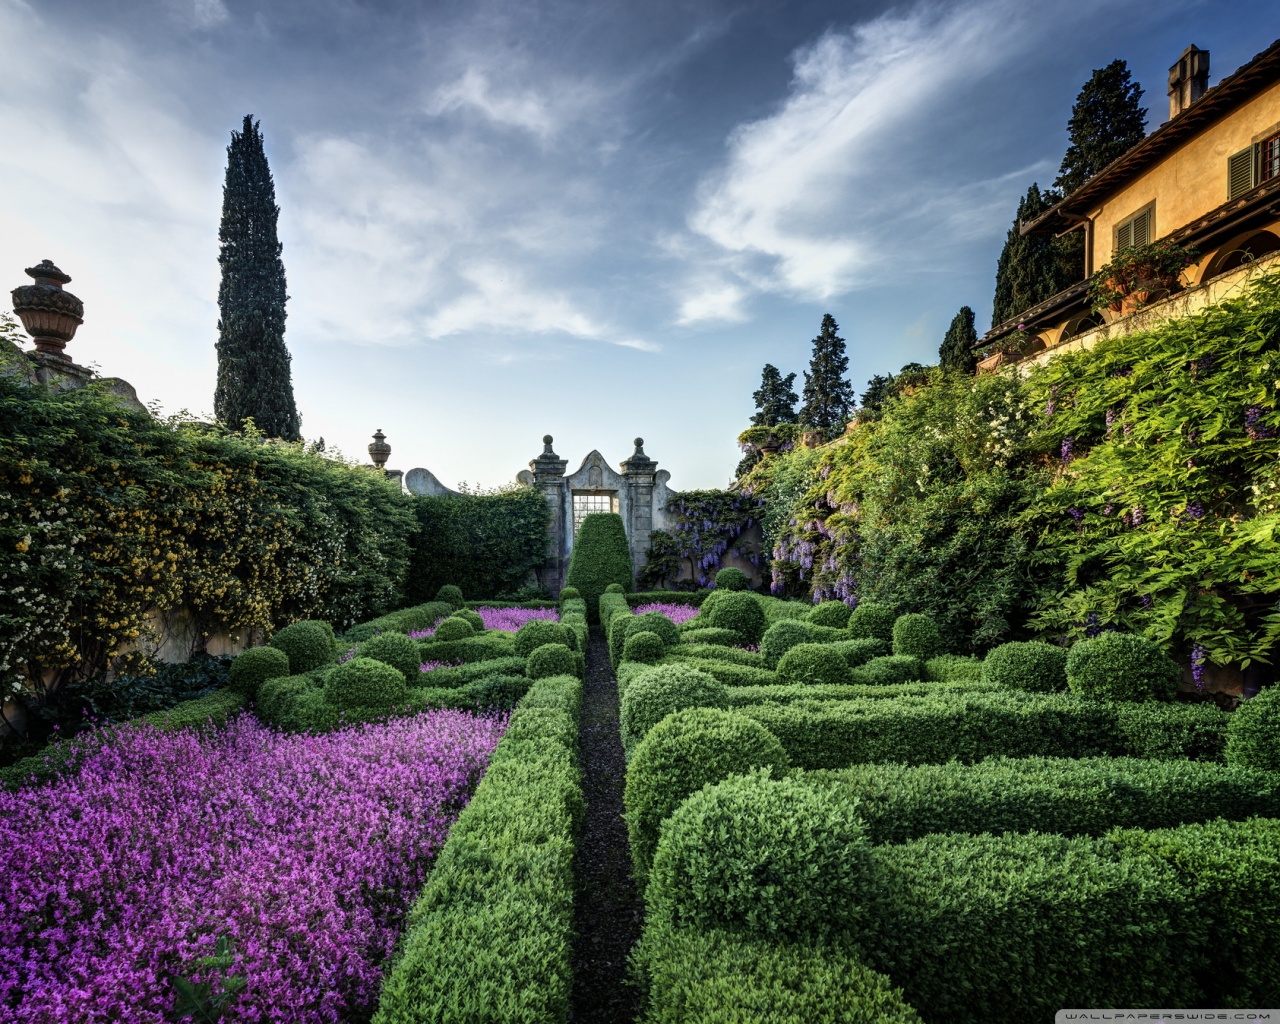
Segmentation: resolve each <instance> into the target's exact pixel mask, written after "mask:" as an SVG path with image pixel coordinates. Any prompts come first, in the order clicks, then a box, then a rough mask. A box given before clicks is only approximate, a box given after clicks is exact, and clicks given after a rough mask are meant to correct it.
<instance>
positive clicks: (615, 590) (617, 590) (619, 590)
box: [604, 583, 627, 594]
mask: <svg viewBox="0 0 1280 1024" xmlns="http://www.w3.org/2000/svg"><path fill="white" fill-rule="evenodd" d="M604 592H605V593H606V594H625V593H626V592H627V588H626V587H624V586H623V585H622V584H621V583H610V584H609V585H608V586H607V587H605V588H604Z"/></svg>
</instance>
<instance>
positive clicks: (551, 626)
mask: <svg viewBox="0 0 1280 1024" xmlns="http://www.w3.org/2000/svg"><path fill="white" fill-rule="evenodd" d="M543 644H564V645H565V646H566V647H568V648H569V649H570V650H571V651H572V650H576V649H577V646H578V643H577V637H576V636H575V635H574V632H573V630H572V629H570V628H569V627H568V626H566V625H564V624H563V623H560V622H548V621H546V620H545V619H530V620H529V621H528V622H526V623H525V624H524V625H523V626H521V627H520V628H519V629H518V630H517V631H516V654H518V655H520V657H522V658H527V657H529V655H530V654H532V653H533V652H534V651H535V650H537V649H538V648H539V647H541V646H542V645H543Z"/></svg>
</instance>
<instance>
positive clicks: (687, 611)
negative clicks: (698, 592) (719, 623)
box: [632, 601, 698, 626]
mask: <svg viewBox="0 0 1280 1024" xmlns="http://www.w3.org/2000/svg"><path fill="white" fill-rule="evenodd" d="M632 612H633V613H634V614H636V615H643V614H645V612H658V613H659V614H660V615H665V616H666V617H667V618H669V619H670V620H671V621H672V622H674V623H675V624H676V625H677V626H679V625H682V624H684V623H686V622H688V621H689V620H690V619H691V618H693V617H694V616H695V615H697V614H698V609H697V608H695V607H694V606H693V605H691V604H674V603H672V602H668V601H651V602H650V603H649V604H642V605H639V606H638V607H636V608H633V609H632Z"/></svg>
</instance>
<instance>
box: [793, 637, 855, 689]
mask: <svg viewBox="0 0 1280 1024" xmlns="http://www.w3.org/2000/svg"><path fill="white" fill-rule="evenodd" d="M778 679H779V680H780V681H781V682H783V683H786V684H788V685H791V686H796V685H802V686H839V685H840V684H841V683H847V682H849V666H848V664H847V663H846V662H845V660H844V655H842V654H841V653H840V652H839V651H838V650H836V649H835V648H834V647H828V646H827V645H826V644H796V645H795V646H794V647H792V648H791V650H789V651H787V653H786V654H784V655H783V656H782V657H781V658H780V659H779V660H778Z"/></svg>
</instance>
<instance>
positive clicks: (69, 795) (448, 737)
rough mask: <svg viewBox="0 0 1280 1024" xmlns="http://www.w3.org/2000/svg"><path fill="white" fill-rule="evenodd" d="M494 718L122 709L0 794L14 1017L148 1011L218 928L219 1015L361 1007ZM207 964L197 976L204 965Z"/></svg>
mask: <svg viewBox="0 0 1280 1024" xmlns="http://www.w3.org/2000/svg"><path fill="white" fill-rule="evenodd" d="M504 727H505V718H503V717H497V716H495V717H475V716H472V715H468V714H465V713H462V712H458V711H436V712H430V713H428V714H424V715H419V716H416V717H414V718H409V719H401V720H399V721H394V722H389V723H385V724H381V725H367V726H363V727H358V728H353V729H347V730H343V731H341V732H336V733H329V734H327V735H323V736H283V735H280V734H278V733H274V732H272V731H271V730H269V729H267V728H265V727H263V726H261V725H259V724H258V723H257V722H255V721H254V720H253V719H252V718H251V717H249V716H241V717H239V718H237V719H235V720H233V721H232V722H231V723H230V724H229V725H228V726H227V727H226V728H225V729H223V730H221V731H219V732H216V733H213V734H211V735H210V734H203V735H202V734H200V733H198V732H193V731H178V732H167V733H165V732H160V731H158V730H156V729H153V728H150V727H146V726H128V727H124V728H121V729H120V730H119V731H118V732H116V733H114V734H112V735H110V736H107V737H105V738H104V742H103V743H102V745H101V746H100V747H99V748H98V749H96V750H95V751H94V752H93V753H92V754H90V755H89V756H88V758H87V759H86V760H85V761H84V762H83V764H82V766H81V768H80V770H79V771H78V772H77V773H76V774H75V775H73V776H69V777H67V778H64V779H60V780H58V781H56V782H53V783H51V784H49V785H46V786H42V787H40V788H37V789H27V790H23V791H20V792H14V793H0V1007H4V1008H5V1016H4V1020H5V1021H7V1022H13V1024H37V1022H39V1024H53V1022H55V1021H76V1022H77V1024H108V1022H121V1021H128V1022H129V1024H165V1022H167V1021H169V1020H173V1019H176V1018H175V1017H174V1016H173V1009H174V998H175V997H174V991H173V986H172V979H173V978H174V977H175V976H184V977H187V978H188V979H192V978H195V979H196V980H200V979H201V976H200V974H199V969H198V968H196V967H194V966H193V965H194V963H195V961H197V960H199V959H200V958H201V957H205V956H209V955H210V954H211V953H213V951H214V949H215V946H216V944H217V942H218V939H219V937H220V936H225V937H226V938H227V939H229V940H230V942H231V944H232V946H233V948H234V950H235V959H234V963H233V965H232V967H231V969H230V972H229V973H233V974H236V975H239V976H242V977H244V978H245V979H246V980H247V987H246V988H245V990H244V992H243V993H242V994H241V995H239V996H236V997H235V998H234V999H233V1001H232V1003H231V1005H230V1006H229V1008H228V1009H227V1010H226V1012H225V1013H224V1015H223V1017H222V1020H223V1021H225V1022H227V1024H248V1022H254V1024H259V1022H263V1021H272V1022H279V1024H294V1022H307V1024H322V1022H326V1024H327V1022H334V1024H337V1022H339V1021H348V1020H357V1019H361V1020H363V1019H367V1017H366V1015H367V1014H368V1013H369V1011H370V1009H371V1008H372V1006H373V1004H374V1003H375V1002H376V1000H377V997H378V990H379V984H380V981H381V976H382V972H383V968H384V965H385V964H386V962H387V958H388V957H389V956H390V954H391V952H392V949H393V947H394V946H395V942H396V937H397V934H398V932H399V930H400V924H401V921H402V918H403V916H404V914H405V912H406V910H407V909H408V907H409V905H410V903H411V902H412V900H413V898H414V896H415V895H416V893H417V892H418V890H419V888H420V887H421V886H422V884H423V882H424V880H425V879H426V876H427V872H428V870H429V867H430V864H431V861H432V858H433V857H434V856H435V854H436V853H437V852H438V851H439V849H440V847H441V845H442V844H443V842H444V839H445V836H446V835H447V833H448V831H449V827H450V825H451V824H452V822H453V820H454V819H455V818H456V816H457V814H458V811H459V810H460V809H461V807H462V806H463V805H464V804H465V803H466V801H467V799H468V796H469V795H470V793H471V791H472V789H473V788H474V786H475V784H476V782H477V781H478V780H479V777H480V775H481V773H482V772H483V770H484V767H485V765H486V764H487V762H488V759H489V756H490V755H491V754H492V752H493V749H494V747H495V746H496V744H497V742H498V739H499V738H500V737H501V735H502V731H503V729H504ZM206 977H207V976H206Z"/></svg>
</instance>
